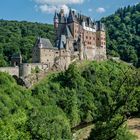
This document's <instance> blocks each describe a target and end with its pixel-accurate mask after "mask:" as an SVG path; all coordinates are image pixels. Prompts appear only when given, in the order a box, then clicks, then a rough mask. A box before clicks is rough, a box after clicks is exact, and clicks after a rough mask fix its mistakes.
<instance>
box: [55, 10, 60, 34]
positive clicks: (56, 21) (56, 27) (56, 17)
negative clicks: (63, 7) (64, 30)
mask: <svg viewBox="0 0 140 140" xmlns="http://www.w3.org/2000/svg"><path fill="white" fill-rule="evenodd" d="M58 24H59V19H58V15H57V12H55V15H54V29H55V32H56V34H57V30H58Z"/></svg>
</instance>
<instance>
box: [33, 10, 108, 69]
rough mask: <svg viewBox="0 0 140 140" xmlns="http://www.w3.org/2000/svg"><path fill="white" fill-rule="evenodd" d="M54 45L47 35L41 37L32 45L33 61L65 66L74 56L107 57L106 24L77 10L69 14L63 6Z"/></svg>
mask: <svg viewBox="0 0 140 140" xmlns="http://www.w3.org/2000/svg"><path fill="white" fill-rule="evenodd" d="M54 28H55V34H56V40H55V46H54V47H53V46H52V44H51V42H50V41H49V40H48V39H45V38H38V39H37V41H36V45H35V46H34V48H33V53H32V60H33V63H43V64H47V65H48V67H52V66H53V65H54V64H56V65H57V66H59V67H60V68H61V69H62V70H63V69H67V68H68V66H69V64H70V63H71V62H73V61H75V60H104V59H106V34H105V26H104V24H103V23H101V22H100V21H98V22H95V21H92V19H91V18H90V17H87V16H84V15H82V14H79V13H76V12H75V11H72V10H71V9H70V11H69V15H68V17H67V16H65V13H64V10H63V9H61V11H60V13H57V12H55V15H54Z"/></svg>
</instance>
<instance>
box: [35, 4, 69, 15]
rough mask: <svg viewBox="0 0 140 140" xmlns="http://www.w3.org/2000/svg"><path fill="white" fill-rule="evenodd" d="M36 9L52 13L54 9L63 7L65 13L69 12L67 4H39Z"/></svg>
mask: <svg viewBox="0 0 140 140" xmlns="http://www.w3.org/2000/svg"><path fill="white" fill-rule="evenodd" d="M37 9H38V10H40V11H41V12H42V13H49V14H54V12H55V11H59V10H60V9H64V12H65V14H68V13H69V8H68V6H67V5H65V4H64V5H57V6H55V5H47V4H44V5H39V6H38V7H37Z"/></svg>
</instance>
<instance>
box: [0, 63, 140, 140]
mask: <svg viewBox="0 0 140 140" xmlns="http://www.w3.org/2000/svg"><path fill="white" fill-rule="evenodd" d="M139 75H140V73H139V71H138V70H137V69H135V68H133V67H132V66H129V65H126V64H123V63H120V64H119V63H116V62H113V61H106V62H100V63H97V62H90V63H89V62H88V63H86V62H85V63H84V62H83V64H82V65H79V64H72V65H70V67H69V69H68V70H66V71H65V72H60V73H55V74H50V75H49V76H48V77H47V78H45V79H44V80H43V81H41V82H40V83H39V84H38V85H36V86H35V87H33V88H32V90H31V91H30V90H26V89H24V88H23V87H20V86H18V85H17V84H16V83H15V81H14V80H13V78H11V77H10V76H8V75H7V74H3V73H0V139H3V140H8V139H9V140H11V139H12V140H16V139H19V138H20V139H25V140H26V139H27V140H28V139H41V140H50V139H57V140H62V139H68V140H70V139H72V133H71V128H73V127H75V126H77V125H79V124H81V123H86V122H93V123H94V124H95V129H94V130H93V132H92V133H91V139H96V140H102V139H104V140H108V139H109V140H110V139H114V140H116V139H118V140H124V139H127V138H131V140H132V139H133V138H134V137H133V136H132V135H131V134H130V133H129V131H128V130H127V129H126V128H125V125H124V123H125V121H126V120H127V118H126V116H127V115H126V114H127V113H128V112H132V111H136V110H137V107H138V106H137V101H138V100H139V99H140V97H139V93H140V79H139V77H140V76H139ZM136 77H137V78H136ZM95 134H96V135H95ZM127 140H128V139H127Z"/></svg>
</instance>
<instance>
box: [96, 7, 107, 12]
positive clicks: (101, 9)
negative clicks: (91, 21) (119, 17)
mask: <svg viewBox="0 0 140 140" xmlns="http://www.w3.org/2000/svg"><path fill="white" fill-rule="evenodd" d="M105 11H106V10H105V8H103V7H99V8H97V9H96V12H97V13H104V12H105Z"/></svg>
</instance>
